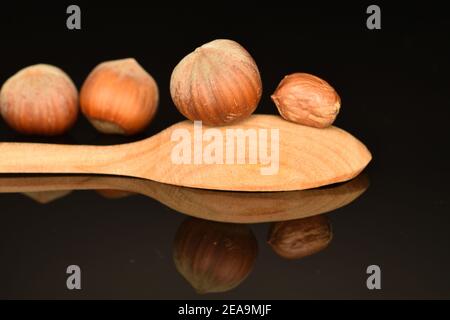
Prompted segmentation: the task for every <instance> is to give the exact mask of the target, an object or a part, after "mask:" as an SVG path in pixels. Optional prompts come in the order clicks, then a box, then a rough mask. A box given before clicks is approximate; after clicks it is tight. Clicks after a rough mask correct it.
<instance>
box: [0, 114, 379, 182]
mask: <svg viewBox="0 0 450 320" xmlns="http://www.w3.org/2000/svg"><path fill="white" fill-rule="evenodd" d="M208 129H209V130H214V131H208V132H209V133H211V134H212V133H214V135H213V137H215V139H213V141H214V143H218V145H219V147H217V150H222V153H224V154H226V155H227V157H228V156H229V158H227V160H226V161H223V160H224V159H222V158H223V156H218V157H219V158H220V159H218V160H217V161H216V160H214V161H213V162H212V164H206V163H208V161H209V160H211V159H209V160H208V161H206V160H205V161H203V157H204V153H202V152H201V151H200V152H199V151H198V150H199V149H200V148H201V147H196V146H197V145H199V144H200V145H201V146H203V139H206V138H205V136H203V134H202V133H197V131H198V130H194V127H193V125H192V122H190V121H183V122H180V123H177V124H175V125H173V126H171V127H169V128H167V129H165V130H163V131H162V132H160V133H158V134H156V135H155V136H152V137H150V138H148V139H145V140H142V141H138V142H134V143H128V144H122V145H115V146H70V145H55V144H32V143H0V173H46V174H49V173H66V174H73V173H81V174H106V175H108V174H110V175H120V176H129V177H137V178H144V179H150V180H154V181H159V182H163V183H169V184H173V185H180V186H187V187H195V188H206V189H218V190H235V191H286V190H302V189H308V188H315V187H319V186H323V185H327V184H331V183H337V182H342V181H347V180H349V179H352V178H353V177H355V176H356V175H357V174H359V173H360V172H361V171H362V170H363V169H364V167H365V166H366V165H367V164H368V163H369V161H370V159H371V154H370V152H369V151H368V150H367V148H366V147H365V146H364V145H363V144H362V143H361V142H360V141H359V140H357V139H356V138H355V137H353V136H352V135H351V134H349V133H347V132H346V131H344V130H341V129H339V128H336V127H333V126H332V127H329V128H326V129H317V128H311V127H307V126H302V125H296V124H294V123H291V122H289V121H286V120H283V119H282V118H281V117H278V116H273V115H253V116H251V117H250V118H248V119H246V120H244V121H242V122H239V123H238V124H236V125H230V126H224V127H219V128H214V129H212V128H208V127H205V128H204V130H208ZM237 130H240V131H239V132H242V133H243V134H247V133H248V132H250V133H254V135H253V136H254V138H253V140H252V141H254V142H256V140H257V139H256V137H259V139H258V140H259V141H258V142H256V143H257V144H255V143H250V138H249V139H248V140H249V142H248V144H249V147H248V148H244V147H243V146H245V145H247V143H246V140H245V139H246V138H245V136H244V138H243V139H244V140H242V139H240V142H239V143H238V142H236V148H235V140H236V141H237V138H235V136H234V133H236V132H237ZM259 130H265V131H264V132H265V136H266V138H267V137H271V133H272V132H273V131H272V130H274V131H275V132H277V133H278V134H277V137H279V138H276V139H274V140H275V141H274V142H272V143H270V141H271V140H269V143H268V142H267V139H265V140H263V139H262V138H261V137H263V136H264V135H263V134H262V132H260V131H259ZM229 132H232V134H229ZM174 133H175V135H174ZM236 134H237V133H236ZM227 135H228V136H230V135H231V136H232V138H230V141H228V140H226V141H225V142H224V139H225V138H224V137H227ZM250 136H251V135H250ZM174 137H178V138H181V137H187V138H186V139H183V141H186V142H187V141H188V140H189V143H187V145H188V148H186V150H189V151H190V150H191V149H193V150H194V152H193V155H192V157H191V155H189V157H188V156H186V159H187V162H185V161H184V160H183V164H175V163H174V160H173V157H172V155H173V152H174V150H175V146H177V145H179V143H180V141H179V139H175V140H176V141H172V140H173V138H174ZM210 138H212V137H210ZM177 141H178V142H177ZM228 142H232V144H231V143H228ZM242 142H243V143H242ZM211 143H212V142H211ZM240 144H242V145H243V146H242V145H241V148H239V145H240ZM250 144H251V145H252V147H250ZM192 145H194V147H192ZM207 145H208V146H209V144H207ZM268 145H269V146H268ZM258 146H259V149H258ZM191 147H192V148H191ZM225 147H226V148H225ZM224 148H225V149H226V150H225V151H226V152H223V149H224ZM271 148H274V149H279V152H275V153H276V155H277V157H276V159H272V161H270V164H269V163H267V161H265V160H268V159H269V158H267V157H266V156H262V155H261V154H263V155H264V154H266V155H269V150H268V149H271ZM205 149H206V146H205ZM235 149H238V150H237V151H236V152H235V151H234V150H235ZM241 149H244V150H241ZM245 149H249V150H245ZM250 149H251V150H252V152H250ZM265 149H267V150H265ZM214 150H215V149H214ZM238 151H241V152H238ZM246 151H247V152H246ZM253 151H256V153H255V152H253ZM242 152H243V154H240V153H242ZM270 152H274V151H273V150H272V149H271V151H270ZM184 153H185V151H183V155H184ZM189 153H191V152H189ZM250 153H252V154H254V155H255V156H254V157H252V158H254V159H249V158H250V156H249V154H250ZM186 154H187V152H186ZM214 154H216V153H215V152H214ZM218 154H219V151H217V155H218ZM207 155H208V154H207ZM257 157H262V159H259V158H258V159H259V161H252V160H256V159H257ZM192 158H193V159H192ZM207 158H209V157H207ZM266 158H267V159H266ZM269 160H270V159H269ZM274 161H275V162H276V163H275V162H274ZM175 162H176V161H175ZM242 162H244V163H242ZM255 162H256V163H255ZM217 163H226V164H217ZM272 164H275V166H276V168H277V170H276V172H274V173H271V174H268V175H264V174H261V172H262V170H263V169H266V168H267V167H268V166H271V165H272Z"/></svg>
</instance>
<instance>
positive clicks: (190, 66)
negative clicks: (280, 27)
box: [170, 39, 262, 126]
mask: <svg viewBox="0 0 450 320" xmlns="http://www.w3.org/2000/svg"><path fill="white" fill-rule="evenodd" d="M170 93H171V96H172V100H173V102H174V104H175V106H176V107H177V109H178V110H179V111H180V112H181V113H182V114H183V115H184V116H185V117H186V118H188V119H190V120H201V121H203V123H204V124H206V125H216V126H217V125H226V124H231V123H234V122H237V121H239V120H242V119H245V118H247V117H249V116H250V115H251V114H252V113H253V111H255V109H256V107H257V105H258V103H259V100H260V98H261V94H262V83H261V77H260V75H259V71H258V67H257V66H256V63H255V61H254V60H253V58H252V57H251V56H250V54H249V53H248V52H247V51H246V50H245V49H244V48H243V47H242V46H241V45H240V44H238V43H237V42H235V41H232V40H226V39H219V40H214V41H211V42H208V43H206V44H204V45H202V46H201V47H199V48H197V49H195V51H194V52H192V53H190V54H188V55H187V56H186V57H184V58H183V59H182V60H181V61H180V63H178V65H177V66H176V67H175V69H174V70H173V73H172V76H171V79H170Z"/></svg>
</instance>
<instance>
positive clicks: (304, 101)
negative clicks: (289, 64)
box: [272, 73, 341, 128]
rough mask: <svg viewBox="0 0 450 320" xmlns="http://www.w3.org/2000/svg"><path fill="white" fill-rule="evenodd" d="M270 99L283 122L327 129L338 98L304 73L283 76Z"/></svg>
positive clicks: (323, 83) (334, 112)
mask: <svg viewBox="0 0 450 320" xmlns="http://www.w3.org/2000/svg"><path fill="white" fill-rule="evenodd" d="M272 100H273V101H274V102H275V105H276V106H277V108H278V111H279V112H280V114H281V116H282V117H283V118H284V119H286V120H289V121H292V122H295V123H299V124H303V125H306V126H310V127H316V128H325V127H328V126H330V125H331V124H332V123H333V122H334V120H335V119H336V116H337V114H338V113H339V109H340V107H341V99H340V97H339V95H338V94H337V92H336V91H335V90H334V89H333V87H332V86H331V85H330V84H329V83H328V82H326V81H325V80H322V79H320V78H319V77H316V76H313V75H312V74H307V73H293V74H290V75H288V76H286V77H284V79H283V80H282V81H281V82H280V84H279V85H278V88H277V89H276V90H275V92H274V94H273V95H272Z"/></svg>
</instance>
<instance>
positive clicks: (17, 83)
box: [0, 64, 78, 136]
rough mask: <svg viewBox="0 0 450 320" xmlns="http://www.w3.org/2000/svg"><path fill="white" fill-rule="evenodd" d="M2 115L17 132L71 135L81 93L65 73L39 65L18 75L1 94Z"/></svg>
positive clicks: (4, 87) (5, 85)
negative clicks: (69, 131) (69, 132)
mask: <svg viewBox="0 0 450 320" xmlns="http://www.w3.org/2000/svg"><path fill="white" fill-rule="evenodd" d="M0 112H1V115H2V117H3V119H4V120H5V121H6V123H7V124H8V125H9V126H10V127H11V128H13V129H14V130H16V131H18V132H20V133H23V134H30V135H33V134H34V135H43V136H54V135H60V134H63V133H65V132H66V131H68V130H69V129H70V128H71V127H72V125H73V124H74V123H75V121H76V119H77V116H78V92H77V89H76V87H75V85H74V84H73V82H72V80H71V79H70V78H69V76H68V75H67V74H66V73H64V71H62V70H61V69H59V68H57V67H54V66H51V65H46V64H37V65H33V66H29V67H27V68H24V69H22V70H20V71H19V72H17V73H16V74H15V75H13V76H12V77H11V78H9V79H8V80H7V81H6V82H5V84H4V85H3V87H2V89H1V91H0Z"/></svg>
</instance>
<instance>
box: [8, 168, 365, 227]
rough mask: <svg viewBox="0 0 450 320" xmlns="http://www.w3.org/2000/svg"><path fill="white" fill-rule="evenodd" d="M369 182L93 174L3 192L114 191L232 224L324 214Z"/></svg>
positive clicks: (21, 182) (16, 184)
mask: <svg viewBox="0 0 450 320" xmlns="http://www.w3.org/2000/svg"><path fill="white" fill-rule="evenodd" d="M368 186H369V180H368V178H367V176H366V175H364V174H362V175H359V176H358V177H357V178H355V179H353V180H351V181H348V182H345V183H341V184H336V185H332V186H327V187H322V188H317V189H310V190H302V191H289V192H230V191H213V190H202V189H193V188H185V187H178V186H173V185H168V184H163V183H158V182H154V181H151V180H144V179H136V178H124V177H114V176H95V175H88V176H77V175H69V176H64V175H57V176H33V177H30V176H22V177H7V176H3V177H0V193H11V192H22V193H27V192H44V191H45V192H49V191H61V190H99V189H116V190H123V191H128V192H133V193H140V194H143V195H145V196H148V197H151V198H153V199H156V200H157V201H159V202H161V203H163V204H164V205H166V206H167V207H169V208H172V209H174V210H175V211H178V212H181V213H184V214H187V215H190V216H194V217H198V218H202V219H207V220H214V221H221V222H233V223H259V222H269V221H284V220H293V219H299V218H304V217H308V216H313V215H318V214H322V213H325V212H329V211H332V210H335V209H337V208H340V207H343V206H345V205H347V204H349V203H351V202H353V201H354V200H355V199H357V198H358V197H359V196H360V195H361V194H363V193H364V192H365V191H366V189H367V188H368Z"/></svg>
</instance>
